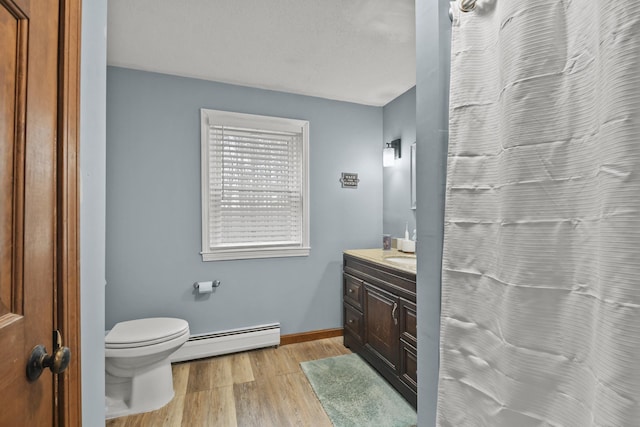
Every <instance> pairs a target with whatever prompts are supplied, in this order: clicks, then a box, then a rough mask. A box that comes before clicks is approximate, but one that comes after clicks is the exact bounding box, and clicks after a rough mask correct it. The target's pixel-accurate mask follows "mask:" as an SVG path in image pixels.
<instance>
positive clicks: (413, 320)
mask: <svg viewBox="0 0 640 427" xmlns="http://www.w3.org/2000/svg"><path fill="white" fill-rule="evenodd" d="M399 310H400V338H402V339H403V340H405V341H406V342H408V343H409V344H411V345H412V346H414V347H416V346H417V342H418V340H417V336H418V331H417V323H418V322H417V321H418V318H417V316H416V305H415V304H414V303H412V302H411V301H407V300H406V299H404V298H400V309H399Z"/></svg>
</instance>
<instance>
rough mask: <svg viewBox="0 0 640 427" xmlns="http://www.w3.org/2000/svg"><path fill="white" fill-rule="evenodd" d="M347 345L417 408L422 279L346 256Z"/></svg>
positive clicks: (344, 299)
mask: <svg viewBox="0 0 640 427" xmlns="http://www.w3.org/2000/svg"><path fill="white" fill-rule="evenodd" d="M343 261H344V269H343V314H344V345H345V346H347V347H349V348H351V350H352V351H354V352H356V353H358V354H360V356H362V357H363V358H364V359H365V360H367V361H368V362H369V363H370V364H371V365H372V366H373V367H374V368H375V369H376V370H377V371H378V372H379V373H380V374H381V375H382V376H383V377H384V378H385V379H386V380H387V381H389V383H391V385H393V386H394V387H395V388H396V390H398V391H399V392H400V393H401V394H402V395H403V396H404V397H405V398H406V399H407V400H408V401H409V402H410V403H411V404H412V405H413V406H414V407H415V406H416V403H417V375H416V371H417V352H416V348H417V340H416V326H417V325H416V275H415V273H410V272H407V271H404V270H400V269H395V268H392V267H388V266H386V265H382V264H379V263H375V262H372V261H368V260H364V259H361V258H357V257H354V256H351V255H348V254H344V258H343Z"/></svg>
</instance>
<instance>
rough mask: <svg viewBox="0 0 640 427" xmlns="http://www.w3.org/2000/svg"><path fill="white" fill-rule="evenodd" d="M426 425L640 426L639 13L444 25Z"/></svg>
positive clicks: (498, 17)
mask: <svg viewBox="0 0 640 427" xmlns="http://www.w3.org/2000/svg"><path fill="white" fill-rule="evenodd" d="M455 15H456V16H455V18H454V23H453V39H452V55H451V60H452V64H451V94H450V141H449V154H448V163H447V169H448V170H447V187H446V209H445V237H444V255H443V265H442V317H441V338H440V339H441V341H440V357H441V360H440V373H439V386H438V387H439V389H438V413H437V421H438V425H439V426H443V427H444V426H452V427H466V426H473V427H476V426H488V427H527V426H574V427H586V426H606V427H637V426H640V403H639V400H640V1H638V0H478V2H477V6H476V9H475V10H473V11H471V12H468V13H463V12H460V11H458V10H456V11H455Z"/></svg>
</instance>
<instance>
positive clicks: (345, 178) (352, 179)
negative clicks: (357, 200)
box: [340, 172, 360, 188]
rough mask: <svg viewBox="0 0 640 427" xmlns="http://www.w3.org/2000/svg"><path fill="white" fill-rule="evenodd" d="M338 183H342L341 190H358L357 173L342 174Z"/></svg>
mask: <svg viewBox="0 0 640 427" xmlns="http://www.w3.org/2000/svg"><path fill="white" fill-rule="evenodd" d="M340 182H341V183H342V188H358V182H360V180H359V179H358V174H357V173H348V172H342V178H340Z"/></svg>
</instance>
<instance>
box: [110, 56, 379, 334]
mask: <svg viewBox="0 0 640 427" xmlns="http://www.w3.org/2000/svg"><path fill="white" fill-rule="evenodd" d="M201 107H205V108H212V109H220V110H228V111H237V112H243V113H251V114H263V115H274V116H282V117H289V118H296V119H305V120H309V121H310V163H311V164H310V184H311V255H310V256H309V257H301V258H275V259H264V260H239V261H216V262H202V260H201V257H200V255H199V251H200V248H201V237H200V229H201V225H200V224H201V219H200V216H201V208H200V124H199V117H200V116H199V109H200V108H201ZM382 113H383V112H382V108H380V107H368V106H363V105H357V104H351V103H345V102H337V101H330V100H326V99H320V98H313V97H307V96H299V95H292V94H286V93H280V92H273V91H266V90H259V89H253V88H247V87H240V86H233V85H226V84H221V83H215V82H207V81H203V80H196V79H189V78H182V77H175V76H168V75H162V74H155V73H149V72H143V71H134V70H129V69H124V68H114V67H109V68H108V69H107V118H108V120H107V250H106V271H107V287H106V327H107V328H110V327H112V326H113V325H114V323H116V322H118V321H122V320H126V319H132V318H140V317H150V316H175V317H180V318H184V319H186V320H188V321H189V323H190V326H191V330H192V333H203V332H210V331H220V330H226V329H231V328H239V327H245V326H252V325H257V324H264V323H268V322H274V321H279V322H281V326H282V333H283V334H291V333H297V332H304V331H311V330H318V329H326V328H337V327H340V326H341V322H342V313H341V292H342V290H341V268H342V253H341V252H342V251H343V250H344V249H352V248H367V247H377V246H380V244H381V237H380V236H381V234H382V155H381V152H380V147H381V146H382ZM341 172H355V173H358V174H359V178H360V183H359V187H358V189H356V190H354V189H342V188H341V187H340V182H339V178H340V173H341ZM212 279H218V280H221V281H222V285H221V286H220V287H219V288H218V289H217V290H216V292H215V293H214V294H211V295H209V296H208V298H201V299H196V298H195V297H194V295H193V288H192V284H193V283H194V282H195V281H199V280H212Z"/></svg>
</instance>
